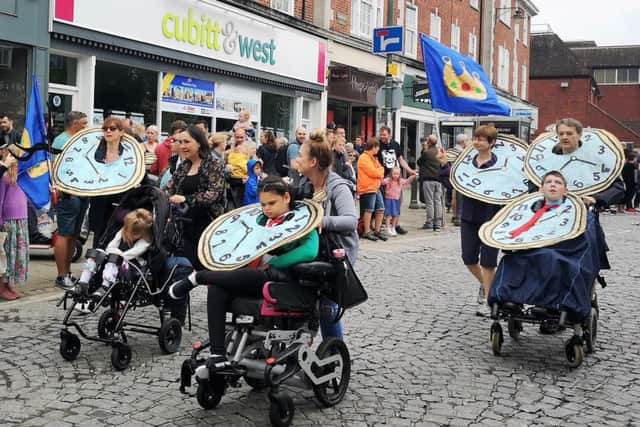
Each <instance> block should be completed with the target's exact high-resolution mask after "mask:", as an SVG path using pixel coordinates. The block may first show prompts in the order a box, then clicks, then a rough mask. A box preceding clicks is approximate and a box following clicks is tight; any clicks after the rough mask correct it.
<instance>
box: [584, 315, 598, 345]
mask: <svg viewBox="0 0 640 427" xmlns="http://www.w3.org/2000/svg"><path fill="white" fill-rule="evenodd" d="M583 329H584V334H583V339H584V342H585V345H586V347H587V354H589V353H593V352H594V351H595V347H596V338H597V335H598V311H597V310H596V308H594V307H592V308H591V314H589V317H587V320H585V324H584V327H583Z"/></svg>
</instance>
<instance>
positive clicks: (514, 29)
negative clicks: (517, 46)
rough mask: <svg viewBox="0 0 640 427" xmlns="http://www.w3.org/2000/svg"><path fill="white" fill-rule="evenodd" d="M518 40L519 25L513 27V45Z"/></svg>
mask: <svg viewBox="0 0 640 427" xmlns="http://www.w3.org/2000/svg"><path fill="white" fill-rule="evenodd" d="M518 40H520V24H516V25H514V26H513V41H514V43H515V42H517V41H518Z"/></svg>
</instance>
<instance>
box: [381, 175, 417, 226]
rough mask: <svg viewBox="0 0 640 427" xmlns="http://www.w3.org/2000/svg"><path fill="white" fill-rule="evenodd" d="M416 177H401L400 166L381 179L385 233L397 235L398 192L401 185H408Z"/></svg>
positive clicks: (400, 191)
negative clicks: (383, 191) (383, 187)
mask: <svg viewBox="0 0 640 427" xmlns="http://www.w3.org/2000/svg"><path fill="white" fill-rule="evenodd" d="M414 179H416V174H415V173H414V174H413V175H410V176H409V178H408V179H402V172H401V171H400V168H393V169H392V170H391V174H390V175H389V176H388V177H386V178H385V179H384V180H383V183H384V186H385V193H384V215H385V218H386V227H385V230H386V234H387V235H389V236H393V237H395V236H397V235H398V233H396V224H397V223H398V218H399V217H400V193H402V187H404V186H406V185H409V184H411V183H412V182H413V180H414Z"/></svg>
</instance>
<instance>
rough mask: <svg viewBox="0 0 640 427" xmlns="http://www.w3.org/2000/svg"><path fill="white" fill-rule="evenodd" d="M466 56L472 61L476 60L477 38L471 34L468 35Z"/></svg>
mask: <svg viewBox="0 0 640 427" xmlns="http://www.w3.org/2000/svg"><path fill="white" fill-rule="evenodd" d="M468 51H469V52H468V54H469V56H470V57H471V58H473V59H474V61H477V60H478V36H476V35H475V34H473V33H469V46H468Z"/></svg>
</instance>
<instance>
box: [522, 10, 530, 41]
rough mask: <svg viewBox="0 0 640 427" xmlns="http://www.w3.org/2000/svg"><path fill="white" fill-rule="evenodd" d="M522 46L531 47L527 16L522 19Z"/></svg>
mask: <svg viewBox="0 0 640 427" xmlns="http://www.w3.org/2000/svg"><path fill="white" fill-rule="evenodd" d="M522 44H523V45H525V46H528V45H529V18H528V17H526V16H525V17H524V18H523V19H522Z"/></svg>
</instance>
